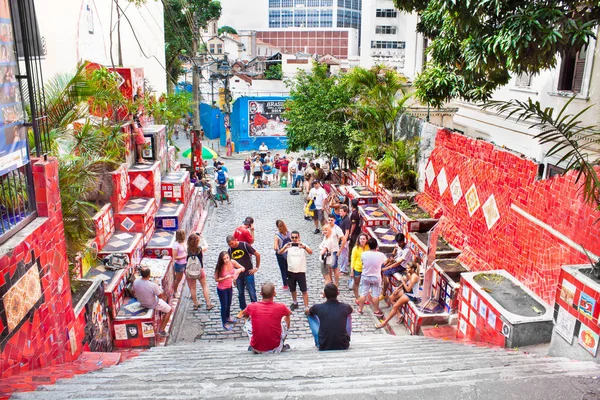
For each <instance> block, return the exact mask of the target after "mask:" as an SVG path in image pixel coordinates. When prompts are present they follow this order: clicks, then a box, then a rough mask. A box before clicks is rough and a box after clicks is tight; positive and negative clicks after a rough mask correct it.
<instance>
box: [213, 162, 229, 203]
mask: <svg viewBox="0 0 600 400" xmlns="http://www.w3.org/2000/svg"><path fill="white" fill-rule="evenodd" d="M228 180H229V175H228V174H227V172H226V171H225V170H224V169H223V167H222V166H221V165H217V168H216V170H215V183H216V184H217V197H218V198H219V199H221V205H223V200H224V199H227V204H231V201H230V200H229V194H228V193H227V181H228Z"/></svg>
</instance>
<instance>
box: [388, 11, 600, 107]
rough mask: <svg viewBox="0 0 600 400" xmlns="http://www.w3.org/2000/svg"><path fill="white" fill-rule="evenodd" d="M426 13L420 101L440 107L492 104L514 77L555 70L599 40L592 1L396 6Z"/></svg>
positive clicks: (421, 25) (422, 28)
mask: <svg viewBox="0 0 600 400" xmlns="http://www.w3.org/2000/svg"><path fill="white" fill-rule="evenodd" d="M394 3H395V5H396V7H397V8H398V9H400V10H402V11H406V12H414V11H416V12H419V14H420V22H419V24H418V27H417V30H418V31H419V32H421V33H422V34H423V35H424V36H425V37H427V38H428V39H429V40H430V42H429V47H428V49H427V52H428V57H429V61H428V63H427V67H426V69H425V71H424V72H423V73H422V74H420V75H419V76H418V77H417V79H416V81H415V88H416V92H415V93H416V97H417V98H418V99H419V100H420V101H421V102H423V103H426V104H430V105H432V106H434V107H440V106H442V105H443V103H444V102H447V101H449V100H452V99H454V98H462V99H465V100H468V101H487V100H488V99H490V97H491V95H492V93H493V92H494V90H495V89H497V88H498V87H500V86H502V85H505V84H506V83H508V81H509V79H510V76H511V74H521V73H538V72H540V71H541V70H543V69H547V68H552V67H554V66H556V61H557V55H559V54H561V55H563V56H566V55H570V54H575V53H576V52H577V51H579V50H580V49H581V48H582V46H584V45H585V44H587V43H588V42H589V40H590V38H593V37H594V31H593V29H594V27H595V26H596V25H597V24H598V19H599V18H600V3H598V2H597V1H590V0H545V1H523V0H472V1H456V0H421V1H415V0H394Z"/></svg>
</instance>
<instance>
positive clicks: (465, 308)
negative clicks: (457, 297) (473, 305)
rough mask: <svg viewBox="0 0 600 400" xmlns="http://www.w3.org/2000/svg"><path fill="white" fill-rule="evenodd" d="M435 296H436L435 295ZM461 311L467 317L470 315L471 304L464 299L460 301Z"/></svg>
mask: <svg viewBox="0 0 600 400" xmlns="http://www.w3.org/2000/svg"><path fill="white" fill-rule="evenodd" d="M434 298H435V296H434ZM460 313H461V314H462V315H464V316H465V318H466V317H467V316H468V315H469V305H468V304H467V302H465V301H462V302H461V303H460Z"/></svg>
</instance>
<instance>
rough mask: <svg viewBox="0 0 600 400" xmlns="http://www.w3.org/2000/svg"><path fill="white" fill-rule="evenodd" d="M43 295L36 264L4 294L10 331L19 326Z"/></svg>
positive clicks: (3, 298) (3, 300) (3, 299)
mask: <svg viewBox="0 0 600 400" xmlns="http://www.w3.org/2000/svg"><path fill="white" fill-rule="evenodd" d="M41 295H42V284H41V283H40V274H39V272H38V269H37V267H36V266H35V265H34V266H33V267H31V268H29V270H28V271H27V272H26V273H25V274H24V275H23V276H22V277H21V278H20V279H19V280H18V281H17V283H15V284H14V285H13V286H12V287H11V288H10V289H8V291H7V292H6V294H4V296H2V302H3V303H4V309H5V315H6V323H7V326H8V331H9V332H12V330H13V329H15V328H16V327H17V326H19V324H20V323H21V321H22V320H23V318H24V317H25V316H26V315H27V313H28V312H29V310H31V308H32V307H33V306H34V305H35V304H36V303H37V301H38V300H39V299H40V297H41Z"/></svg>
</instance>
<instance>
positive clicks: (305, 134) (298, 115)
mask: <svg viewBox="0 0 600 400" xmlns="http://www.w3.org/2000/svg"><path fill="white" fill-rule="evenodd" d="M287 84H288V87H289V88H290V99H289V100H287V101H286V102H285V108H286V111H285V112H284V114H283V117H284V118H286V119H287V120H288V121H289V123H288V125H287V138H288V142H287V143H288V150H289V151H298V150H302V149H307V148H309V147H311V148H313V149H315V150H316V151H317V152H319V153H324V154H329V155H336V156H338V157H339V158H340V159H341V160H346V161H348V163H349V164H350V165H354V164H355V163H356V161H357V152H356V150H357V149H358V148H359V145H358V143H356V139H355V138H357V137H358V136H359V134H358V132H357V130H356V125H355V123H354V122H353V121H352V120H351V118H349V117H348V116H347V115H346V114H345V113H344V110H346V109H347V108H348V107H349V106H350V103H351V101H352V98H353V97H354V95H355V92H353V88H352V87H351V86H350V85H349V84H348V82H347V80H346V79H345V78H344V77H338V76H330V75H329V73H328V69H327V65H325V64H318V63H314V64H313V67H312V71H311V72H310V73H307V72H305V71H300V72H299V73H298V74H297V75H296V77H295V78H294V80H292V81H289V82H287Z"/></svg>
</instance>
